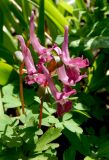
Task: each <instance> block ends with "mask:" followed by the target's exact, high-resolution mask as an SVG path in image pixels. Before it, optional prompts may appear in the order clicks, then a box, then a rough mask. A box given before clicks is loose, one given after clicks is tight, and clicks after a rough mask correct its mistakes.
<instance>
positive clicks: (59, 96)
mask: <svg viewBox="0 0 109 160" xmlns="http://www.w3.org/2000/svg"><path fill="white" fill-rule="evenodd" d="M42 69H43V72H44V74H45V76H46V79H47V82H48V86H49V88H50V90H51V93H52V95H53V96H54V98H55V100H56V102H57V114H58V115H59V116H60V115H62V114H63V113H65V112H68V111H69V110H70V109H71V107H72V103H71V101H69V100H68V97H69V96H71V95H72V94H75V93H76V90H75V89H71V88H70V87H68V86H66V85H65V86H64V89H63V91H62V92H59V91H58V90H57V88H56V87H55V84H54V83H53V80H52V78H51V76H50V74H49V71H48V70H47V68H46V67H45V66H44V65H43V64H42ZM61 107H62V108H61Z"/></svg>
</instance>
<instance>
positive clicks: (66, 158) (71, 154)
mask: <svg viewBox="0 0 109 160" xmlns="http://www.w3.org/2000/svg"><path fill="white" fill-rule="evenodd" d="M75 156H76V151H75V149H74V147H73V146H71V147H69V148H68V149H67V150H65V151H64V155H63V160H75Z"/></svg>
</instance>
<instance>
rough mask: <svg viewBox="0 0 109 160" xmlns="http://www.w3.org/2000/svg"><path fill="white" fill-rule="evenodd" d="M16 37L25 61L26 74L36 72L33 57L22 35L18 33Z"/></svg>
mask: <svg viewBox="0 0 109 160" xmlns="http://www.w3.org/2000/svg"><path fill="white" fill-rule="evenodd" d="M17 38H18V40H19V41H20V45H21V50H22V54H23V57H24V63H25V66H26V69H27V72H28V74H33V73H36V69H35V66H34V62H33V58H32V56H31V52H30V50H29V49H28V47H27V46H26V44H25V41H24V39H23V37H22V36H20V35H18V36H17Z"/></svg>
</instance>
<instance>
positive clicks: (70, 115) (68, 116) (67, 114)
mask: <svg viewBox="0 0 109 160" xmlns="http://www.w3.org/2000/svg"><path fill="white" fill-rule="evenodd" d="M71 118H72V114H71V113H65V114H64V115H63V117H62V120H63V121H66V120H69V119H71Z"/></svg>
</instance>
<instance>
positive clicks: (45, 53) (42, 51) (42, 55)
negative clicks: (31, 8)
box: [30, 12, 55, 62]
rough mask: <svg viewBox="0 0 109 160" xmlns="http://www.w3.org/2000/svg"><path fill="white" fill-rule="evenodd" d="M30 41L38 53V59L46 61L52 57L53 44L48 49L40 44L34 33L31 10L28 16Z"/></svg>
mask: <svg viewBox="0 0 109 160" xmlns="http://www.w3.org/2000/svg"><path fill="white" fill-rule="evenodd" d="M30 42H31V44H32V46H33V48H34V50H35V51H36V52H37V53H38V55H39V59H41V60H43V62H48V61H50V60H51V59H52V58H53V57H52V54H51V51H52V50H53V49H54V47H55V45H54V46H53V47H52V48H49V49H47V48H45V47H44V46H42V45H41V44H40V42H39V39H38V37H37V36H36V34H35V26H34V12H32V14H31V17H30Z"/></svg>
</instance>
